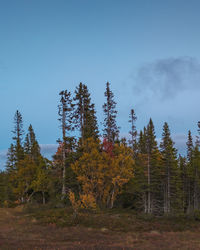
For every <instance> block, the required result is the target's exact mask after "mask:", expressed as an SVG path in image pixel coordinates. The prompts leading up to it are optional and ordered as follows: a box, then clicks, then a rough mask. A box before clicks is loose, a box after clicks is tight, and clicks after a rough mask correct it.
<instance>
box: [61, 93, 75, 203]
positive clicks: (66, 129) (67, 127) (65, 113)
mask: <svg viewBox="0 0 200 250" xmlns="http://www.w3.org/2000/svg"><path fill="white" fill-rule="evenodd" d="M59 95H60V104H59V105H58V115H59V119H58V120H59V121H60V123H61V129H62V199H64V197H65V196H66V183H65V178H66V154H67V152H68V151H69V148H67V140H68V139H69V138H70V136H69V133H70V132H71V131H72V130H73V126H72V111H73V107H74V106H73V104H72V99H71V93H70V92H68V91H67V90H65V91H61V92H60V94H59ZM67 135H68V136H67Z"/></svg>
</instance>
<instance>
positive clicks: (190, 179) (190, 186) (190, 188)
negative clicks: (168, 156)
mask: <svg viewBox="0 0 200 250" xmlns="http://www.w3.org/2000/svg"><path fill="white" fill-rule="evenodd" d="M186 145H187V193H188V198H187V212H188V213H191V212H192V210H193V192H194V168H193V167H194V165H193V152H194V145H193V139H192V135H191V131H190V130H189V131H188V140H187V143H186Z"/></svg>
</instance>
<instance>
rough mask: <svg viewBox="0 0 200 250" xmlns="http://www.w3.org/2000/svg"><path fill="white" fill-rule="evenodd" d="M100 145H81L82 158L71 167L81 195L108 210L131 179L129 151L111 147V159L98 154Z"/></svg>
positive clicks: (94, 143) (131, 163) (88, 142)
mask: <svg viewBox="0 0 200 250" xmlns="http://www.w3.org/2000/svg"><path fill="white" fill-rule="evenodd" d="M101 148H102V145H101V144H100V141H94V139H92V138H89V139H88V140H86V141H85V142H84V145H83V149H84V151H83V155H82V156H81V157H80V158H79V159H78V160H77V161H76V162H75V163H74V164H72V169H73V171H74V172H75V174H76V175H77V180H78V181H79V182H80V184H81V185H82V195H90V197H94V199H95V201H96V204H97V205H98V206H99V207H109V208H112V207H113V204H114V201H115V199H116V196H117V194H119V192H120V191H121V188H122V186H123V185H124V184H125V183H127V182H128V181H129V179H130V178H132V177H133V165H134V161H133V159H132V156H131V153H132V152H131V149H130V148H127V147H124V146H123V145H115V148H114V157H111V156H110V155H109V154H108V153H107V152H104V151H102V150H101Z"/></svg>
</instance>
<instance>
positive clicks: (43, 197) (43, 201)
mask: <svg viewBox="0 0 200 250" xmlns="http://www.w3.org/2000/svg"><path fill="white" fill-rule="evenodd" d="M42 204H43V205H45V204H46V200H45V193H44V192H42Z"/></svg>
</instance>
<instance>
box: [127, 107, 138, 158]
mask: <svg viewBox="0 0 200 250" xmlns="http://www.w3.org/2000/svg"><path fill="white" fill-rule="evenodd" d="M136 120H137V117H136V115H135V111H134V109H131V112H130V115H129V123H130V124H131V130H130V131H129V134H130V136H131V139H130V140H129V144H130V145H131V148H132V150H133V152H134V158H135V156H136V151H137V130H136V126H135V121H136Z"/></svg>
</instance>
